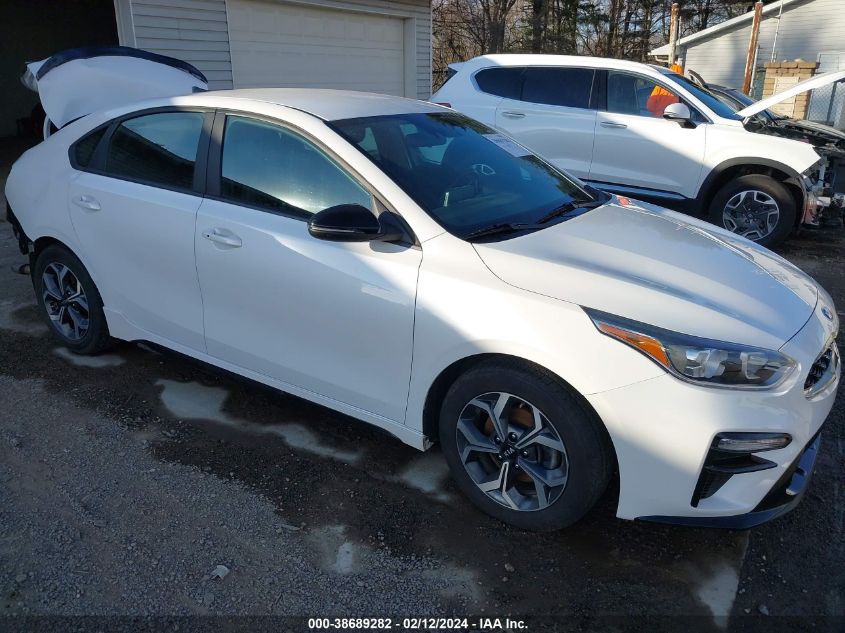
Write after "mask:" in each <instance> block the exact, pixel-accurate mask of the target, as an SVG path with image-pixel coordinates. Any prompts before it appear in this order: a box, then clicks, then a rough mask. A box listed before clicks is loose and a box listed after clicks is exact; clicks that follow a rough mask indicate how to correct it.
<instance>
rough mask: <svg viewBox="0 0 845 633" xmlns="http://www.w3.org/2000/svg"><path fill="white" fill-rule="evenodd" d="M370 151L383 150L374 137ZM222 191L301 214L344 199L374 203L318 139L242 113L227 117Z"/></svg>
mask: <svg viewBox="0 0 845 633" xmlns="http://www.w3.org/2000/svg"><path fill="white" fill-rule="evenodd" d="M362 140H363V139H362ZM370 151H377V149H376V148H375V147H374V144H373V142H372V140H370ZM220 194H221V195H222V196H223V197H224V198H226V199H227V200H230V201H232V202H235V203H238V204H243V205H247V206H254V207H260V208H262V209H267V210H269V211H277V212H280V213H285V214H293V215H301V216H309V215H311V214H313V213H316V212H317V211H321V210H322V209H327V208H328V207H333V206H335V205H338V204H360V205H362V206H365V207H367V208H370V207H371V206H372V205H371V200H370V194H369V193H368V192H367V191H366V190H365V189H364V188H362V187H361V186H360V185H359V184H358V183H357V182H355V181H354V180H353V179H352V178H351V177H350V176H349V175H348V174H347V173H346V172H345V171H343V170H342V169H341V168H340V167H339V166H338V165H337V164H335V162H334V161H332V160H331V159H330V158H329V157H328V156H326V155H325V154H324V153H323V152H322V151H321V150H319V149H318V148H317V147H315V146H314V145H313V144H312V143H310V142H308V141H307V140H305V139H303V138H302V137H301V136H299V135H297V134H294V133H293V132H290V131H288V130H286V129H284V128H282V127H280V126H278V125H274V124H272V123H266V122H264V121H259V120H257V119H250V118H246V117H238V116H228V117H226V129H225V132H224V135H223V160H222V165H221V182H220Z"/></svg>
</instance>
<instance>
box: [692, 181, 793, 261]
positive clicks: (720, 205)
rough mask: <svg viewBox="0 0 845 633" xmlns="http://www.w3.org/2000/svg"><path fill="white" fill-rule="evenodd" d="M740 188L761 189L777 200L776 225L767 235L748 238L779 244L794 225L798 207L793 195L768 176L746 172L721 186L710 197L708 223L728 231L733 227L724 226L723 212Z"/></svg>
mask: <svg viewBox="0 0 845 633" xmlns="http://www.w3.org/2000/svg"><path fill="white" fill-rule="evenodd" d="M743 191H749V192H750V191H760V192H762V193H764V194H766V195H767V196H769V197H771V198H772V199H773V200H774V201H775V202H776V203H777V205H778V210H779V217H778V220H777V224H775V226H774V228H773V229H772V231H771V232H770V233H769V234H768V235H765V236H764V237H761V238H757V239H755V238H754V237H749V239H752V240H753V241H755V242H757V243H758V244H762V245H763V246H767V247H768V246H775V245H777V244H780V243H781V242H782V241H783V240H785V239H786V238H787V237H788V236H789V234H790V232H791V231H792V229H793V228H795V219H796V214H797V212H798V209H797V208H796V204H795V198H793V197H792V194H790V192H789V189H787V188H786V186H785V185H784V184H783V183H780V182H778V181H777V180H775V179H774V178H772V177H771V176H765V175H763V174H747V175H745V176H740V177H739V178H735V179H733V180H731V181H730V182H728V183H727V184H726V185H724V186H723V187H722V188H721V189H719V191H718V192H717V193H716V195H715V196H714V197H713V202H712V203H711V205H710V212H709V219H710V222H712V223H713V224H715V225H717V226H719V227H722V228H724V229H727V230H729V231H730V230H732V227H730V226H727V224H726V222H725V219H724V217H723V213H724V211H725V207H726V206H727V204H728V202H729V201H730V200H731V199H732V198H734V196H736V195H737V194H741V193H742V192H743ZM734 232H735V233H738V234H740V235H741V234H742V233H741V232H740V231H734Z"/></svg>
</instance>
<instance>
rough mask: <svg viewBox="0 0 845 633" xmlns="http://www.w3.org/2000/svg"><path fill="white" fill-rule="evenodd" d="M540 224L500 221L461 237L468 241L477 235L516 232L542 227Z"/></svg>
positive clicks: (484, 235) (485, 235) (477, 236)
mask: <svg viewBox="0 0 845 633" xmlns="http://www.w3.org/2000/svg"><path fill="white" fill-rule="evenodd" d="M544 228H546V227H545V226H543V225H542V224H526V223H525V222H500V223H499V224H491V225H490V226H485V227H483V228H480V229H477V230H475V231H472V232H470V233H467V234H466V235H464V236H463V239H465V240H467V241H469V240H474V239H476V238H479V237H487V236H488V235H500V234H504V233H516V232H517V231H523V230H526V231H527V230H532V229H544Z"/></svg>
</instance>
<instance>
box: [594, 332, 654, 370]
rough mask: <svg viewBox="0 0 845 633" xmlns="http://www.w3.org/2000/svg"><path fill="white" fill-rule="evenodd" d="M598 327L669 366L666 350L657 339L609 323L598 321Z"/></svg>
mask: <svg viewBox="0 0 845 633" xmlns="http://www.w3.org/2000/svg"><path fill="white" fill-rule="evenodd" d="M598 328H599V330H601V331H602V332H604V333H605V334H609V335H610V336H612V337H614V338H618V339H619V340H620V341H622V342H623V343H627V344H628V345H630V346H631V347H634V348H636V349H638V350H640V351H642V352H644V353H646V354H648V355H649V356H651V357H652V358H653V359H654V360H656V361H657V362H658V363H660V364H661V365H663V366H664V367H667V368H668V367H669V366H670V365H669V357H668V356H667V355H666V350H664V349H663V345H662V344H661V343H660V341H658V340H657V339H655V338H652V337H650V336H647V335H645V334H640V333H639V332H633V331H630V330H623V329H622V328H621V327H616V326H615V325H610V323H599V324H598Z"/></svg>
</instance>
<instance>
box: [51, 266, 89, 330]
mask: <svg viewBox="0 0 845 633" xmlns="http://www.w3.org/2000/svg"><path fill="white" fill-rule="evenodd" d="M41 289H42V294H41V296H42V298H43V300H44V308H45V309H46V310H47V316H49V317H50V321H51V323H52V324H53V327H55V328H56V329H57V330H58V331H59V333H60V334H61V335H62V336H63V337H65V338H66V339H68V340H70V341H74V342H76V341H80V340H82V339H83V338H84V337H85V335H86V334H87V333H88V324H89V319H90V314H89V312H88V297H87V296H86V295H85V290H84V289H83V288H82V282H80V281H79V278H78V277H77V276H76V274H74V272H73V271H72V270H71V269H70V268H68V267H67V266H65V265H64V264H61V263H58V262H53V263H51V264H48V265H47V267H46V268H45V269H44V273H43V274H42V275H41Z"/></svg>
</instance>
